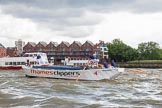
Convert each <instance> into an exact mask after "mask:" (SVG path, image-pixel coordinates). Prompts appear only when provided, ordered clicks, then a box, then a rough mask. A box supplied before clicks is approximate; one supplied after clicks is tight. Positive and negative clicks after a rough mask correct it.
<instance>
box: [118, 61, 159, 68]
mask: <svg viewBox="0 0 162 108" xmlns="http://www.w3.org/2000/svg"><path fill="white" fill-rule="evenodd" d="M117 67H123V68H162V62H161V63H159V62H155V63H148V62H145V63H125V62H122V63H121V62H120V63H117Z"/></svg>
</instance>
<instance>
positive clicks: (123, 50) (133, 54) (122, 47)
mask: <svg viewBox="0 0 162 108" xmlns="http://www.w3.org/2000/svg"><path fill="white" fill-rule="evenodd" d="M108 49H109V51H108V54H109V57H110V58H115V59H116V60H117V61H118V62H122V61H130V60H135V59H137V55H138V52H137V50H136V49H133V48H131V47H130V46H128V45H126V44H125V43H123V42H122V41H121V40H120V39H114V40H113V41H112V43H108Z"/></svg>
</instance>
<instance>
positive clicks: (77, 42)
mask: <svg viewBox="0 0 162 108" xmlns="http://www.w3.org/2000/svg"><path fill="white" fill-rule="evenodd" d="M73 43H76V44H78V45H79V46H82V44H81V43H80V42H79V41H74V42H73Z"/></svg>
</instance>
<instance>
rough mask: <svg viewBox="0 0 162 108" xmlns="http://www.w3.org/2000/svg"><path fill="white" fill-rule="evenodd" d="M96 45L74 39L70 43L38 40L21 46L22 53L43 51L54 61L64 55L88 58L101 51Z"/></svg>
mask: <svg viewBox="0 0 162 108" xmlns="http://www.w3.org/2000/svg"><path fill="white" fill-rule="evenodd" d="M97 46H98V44H93V43H92V42H91V41H86V42H85V43H83V44H81V43H80V42H78V41H74V42H73V43H72V44H69V43H68V42H66V41H62V42H61V43H60V44H58V43H56V42H50V43H49V44H47V43H45V42H39V43H38V44H35V43H32V42H28V43H27V44H26V45H25V46H24V48H23V51H24V52H23V53H26V52H38V51H39V52H45V53H47V56H48V58H49V59H50V58H51V57H52V58H54V59H55V60H56V61H61V60H63V59H65V57H80V58H86V57H87V58H88V57H89V56H90V55H93V54H94V53H97V54H98V53H100V52H101V51H100V49H98V47H97Z"/></svg>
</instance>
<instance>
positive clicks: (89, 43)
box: [86, 41, 94, 46]
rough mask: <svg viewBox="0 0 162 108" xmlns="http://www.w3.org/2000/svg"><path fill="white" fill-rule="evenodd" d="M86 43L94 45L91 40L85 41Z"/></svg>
mask: <svg viewBox="0 0 162 108" xmlns="http://www.w3.org/2000/svg"><path fill="white" fill-rule="evenodd" d="M86 42H87V43H89V44H90V45H91V46H94V44H93V43H92V42H91V41H86Z"/></svg>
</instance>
